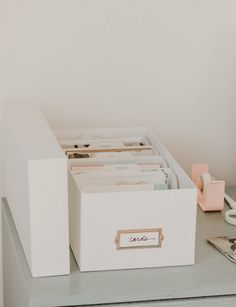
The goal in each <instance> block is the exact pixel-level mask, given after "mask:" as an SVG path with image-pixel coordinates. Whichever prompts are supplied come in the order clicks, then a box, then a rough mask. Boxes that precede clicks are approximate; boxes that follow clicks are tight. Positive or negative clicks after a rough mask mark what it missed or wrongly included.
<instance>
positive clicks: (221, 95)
mask: <svg viewBox="0 0 236 307" xmlns="http://www.w3.org/2000/svg"><path fill="white" fill-rule="evenodd" d="M0 35H1V37H0V44H1V45H0V100H19V101H22V100H30V101H32V102H35V103H40V104H41V105H42V107H43V109H44V111H45V113H46V115H47V117H48V119H49V121H50V122H51V123H52V125H53V126H54V127H61V126H66V127H75V126H79V127H105V126H106V127H107V126H132V125H148V126H150V127H151V128H152V129H153V130H154V131H155V132H156V133H157V134H158V135H159V136H160V138H161V139H162V141H163V142H164V143H165V144H166V146H167V147H168V148H169V150H170V151H171V152H172V153H173V155H174V156H175V157H176V158H177V160H178V161H179V162H180V163H181V164H182V166H183V167H184V168H185V169H186V170H187V171H189V169H190V165H191V164H192V163H194V162H207V163H209V164H210V167H211V170H212V174H214V175H215V177H216V178H219V179H226V180H227V184H230V185H232V184H236V169H235V168H236V167H235V165H236V1H234V0H195V1H189V0H178V1H176V0H162V1H161V0H70V1H68V0H67V1H66V0H64V1H62V0H33V1H32V0H21V1H18V0H2V1H1V2H0Z"/></svg>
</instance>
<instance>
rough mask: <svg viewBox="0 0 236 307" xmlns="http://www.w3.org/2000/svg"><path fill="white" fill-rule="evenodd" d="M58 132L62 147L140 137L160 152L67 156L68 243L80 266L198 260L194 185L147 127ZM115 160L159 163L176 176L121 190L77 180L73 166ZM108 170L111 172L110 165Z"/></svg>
mask: <svg viewBox="0 0 236 307" xmlns="http://www.w3.org/2000/svg"><path fill="white" fill-rule="evenodd" d="M55 134H56V137H57V139H58V141H59V143H60V144H61V145H62V146H63V145H64V146H66V145H67V144H69V143H70V142H72V143H73V141H74V143H76V140H79V141H80V142H81V143H83V144H85V143H86V142H87V143H89V142H90V141H91V140H92V141H94V142H96V140H99V139H100V140H114V139H115V140H122V138H123V139H124V138H127V139H129V138H130V139H132V138H137V137H141V138H143V139H146V140H148V143H149V144H150V145H152V146H153V148H154V149H155V152H156V153H157V155H154V156H152V155H151V156H144V157H141V156H134V157H132V156H127V155H126V154H125V155H123V156H122V155H121V156H119V155H118V156H117V157H116V158H115V159H114V157H109V156H107V155H106V156H97V157H96V156H95V157H90V158H89V157H87V158H83V159H79V158H75V159H69V160H68V163H69V216H70V245H71V248H72V251H73V253H74V256H75V258H76V260H77V263H78V265H79V268H80V270H81V271H94V270H116V269H130V268H144V267H161V266H175V265H190V264H193V263H194V253H195V227H196V205H197V200H196V189H195V187H194V185H193V183H192V182H191V181H190V179H189V177H188V176H187V175H186V174H185V173H184V171H183V170H182V169H181V167H180V166H179V165H178V164H177V162H176V161H175V160H174V159H173V157H172V156H171V155H170V154H169V153H168V151H167V150H166V149H165V148H164V146H163V145H162V144H161V143H160V141H159V140H158V139H157V137H155V136H154V135H153V134H152V133H151V132H150V130H149V129H147V128H127V129H93V130H67V131H63V130H61V131H60V130H57V131H55ZM77 146H78V145H76V147H77ZM86 146H88V145H86ZM69 147H70V146H69ZM70 150H72V149H70ZM75 150H76V149H75ZM114 160H115V161H116V163H120V165H122V166H124V164H125V163H128V164H129V165H131V164H132V163H133V164H135V165H136V164H140V163H144V164H145V163H146V164H148V163H150V164H152V163H153V164H154V163H159V164H160V166H161V168H163V167H164V170H165V169H167V168H169V171H170V172H171V173H170V174H171V176H172V177H173V178H172V177H171V176H169V177H171V178H170V179H169V180H170V182H169V184H168V185H169V186H168V189H165V190H155V189H151V188H150V186H148V185H146V186H145V185H144V186H143V185H142V184H140V185H137V186H135V188H134V186H132V187H131V188H129V187H127V186H125V189H121V190H120V186H119V189H118V190H117V187H115V188H114V187H113V186H112V187H113V188H112V187H111V185H109V184H104V185H103V184H102V183H101V182H99V180H98V182H97V185H94V182H93V181H92V185H91V186H86V185H85V186H83V185H82V181H81V180H82V179H81V178H83V177H79V179H78V177H76V176H75V175H74V174H75V173H76V172H73V171H72V169H76V168H80V169H81V167H82V168H83V166H85V167H86V169H87V168H88V165H89V163H90V166H91V164H92V166H93V167H92V169H97V167H98V165H101V164H104V165H105V166H106V165H109V164H110V163H112V161H113V163H114ZM99 167H100V166H99ZM104 174H105V175H104V176H105V177H106V176H109V172H107V169H106V172H105V173H104ZM104 176H103V177H104ZM83 180H84V179H83ZM100 180H104V178H101V179H100ZM109 180H112V177H111V179H109ZM110 184H111V183H110ZM136 187H138V188H137V189H136Z"/></svg>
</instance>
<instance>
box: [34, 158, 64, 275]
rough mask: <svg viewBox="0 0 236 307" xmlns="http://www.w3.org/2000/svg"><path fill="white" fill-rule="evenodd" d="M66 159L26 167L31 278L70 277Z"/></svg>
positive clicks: (36, 163) (45, 161) (37, 162)
mask: <svg viewBox="0 0 236 307" xmlns="http://www.w3.org/2000/svg"><path fill="white" fill-rule="evenodd" d="M66 163H67V162H66V159H65V158H63V159H52V160H33V161H30V165H29V193H30V203H31V210H30V231H31V246H32V275H33V276H35V277H36V276H50V275H62V274H69V272H70V271H69V235H68V233H69V228H68V227H69V225H68V200H67V195H68V194H67V166H66V165H67V164H66Z"/></svg>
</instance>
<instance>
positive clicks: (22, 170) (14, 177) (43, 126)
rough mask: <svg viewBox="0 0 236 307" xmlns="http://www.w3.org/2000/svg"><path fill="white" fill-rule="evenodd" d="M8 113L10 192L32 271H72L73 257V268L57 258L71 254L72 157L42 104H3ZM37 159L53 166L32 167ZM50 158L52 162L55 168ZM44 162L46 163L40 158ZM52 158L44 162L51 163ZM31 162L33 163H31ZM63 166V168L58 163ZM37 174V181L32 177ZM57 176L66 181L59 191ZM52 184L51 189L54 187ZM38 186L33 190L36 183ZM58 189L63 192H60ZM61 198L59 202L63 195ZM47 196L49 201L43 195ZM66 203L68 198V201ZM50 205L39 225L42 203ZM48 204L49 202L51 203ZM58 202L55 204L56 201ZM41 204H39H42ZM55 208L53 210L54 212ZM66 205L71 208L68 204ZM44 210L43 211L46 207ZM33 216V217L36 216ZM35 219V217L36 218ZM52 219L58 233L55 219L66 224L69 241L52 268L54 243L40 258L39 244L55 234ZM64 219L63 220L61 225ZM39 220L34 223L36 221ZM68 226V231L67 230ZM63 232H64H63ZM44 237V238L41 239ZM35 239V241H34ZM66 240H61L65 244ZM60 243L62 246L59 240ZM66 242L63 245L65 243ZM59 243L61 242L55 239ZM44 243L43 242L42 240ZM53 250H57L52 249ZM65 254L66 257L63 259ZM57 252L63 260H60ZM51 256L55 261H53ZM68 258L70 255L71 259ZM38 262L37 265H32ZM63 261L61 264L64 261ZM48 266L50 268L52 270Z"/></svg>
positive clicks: (7, 176)
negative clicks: (65, 151)
mask: <svg viewBox="0 0 236 307" xmlns="http://www.w3.org/2000/svg"><path fill="white" fill-rule="evenodd" d="M3 117H4V122H5V124H4V127H3V135H4V141H5V143H4V151H5V154H4V161H3V163H4V184H5V190H6V198H7V201H8V203H9V207H10V210H11V213H12V216H13V219H14V222H15V225H16V228H17V231H18V234H19V237H20V240H21V243H22V246H23V249H24V252H25V255H26V258H27V261H28V264H29V266H30V269H31V272H32V274H33V275H34V276H43V275H50V274H52V275H53V274H54V273H55V274H61V273H62V272H65V271H66V272H68V271H69V264H68V261H67V270H65V266H63V267H62V268H59V269H58V271H57V272H56V269H55V268H56V263H57V262H58V263H60V264H61V263H62V262H63V261H64V258H63V257H65V258H67V257H66V256H65V255H68V253H69V248H68V232H69V231H68V229H66V225H67V226H68V224H67V223H68V221H67V218H68V213H67V211H66V210H67V204H68V201H67V181H66V172H67V167H66V160H65V157H64V154H63V152H62V151H61V149H60V147H59V145H58V143H57V141H56V139H55V137H54V135H53V133H52V131H51V129H50V127H49V126H48V124H47V122H46V120H45V119H44V117H43V115H42V114H41V113H40V111H39V110H38V108H37V107H35V106H32V105H31V104H29V103H6V104H3ZM54 159H55V160H56V161H57V159H58V160H60V162H58V161H57V162H55V161H54V162H53V160H54ZM31 161H35V162H36V164H37V162H38V161H44V162H45V163H48V166H47V170H46V171H45V169H44V170H43V169H42V171H40V170H39V169H34V168H32V165H31V166H30V165H29V164H30V163H31ZM49 164H51V169H50V166H49ZM38 165H40V164H38ZM45 165H46V164H44V166H45ZM30 167H31V169H29V168H30ZM57 167H58V170H56V168H57ZM31 180H32V181H31ZM55 182H60V184H59V185H58V187H59V189H58V191H55V187H54V186H53V185H54V183H55ZM46 183H47V185H48V186H47V189H46V188H45V185H46ZM50 186H52V187H51V190H50V191H49V192H48V190H49V189H50ZM31 188H32V189H33V190H32V191H30V189H31ZM55 192H57V193H55ZM59 196H60V197H61V198H60V201H59V206H58V208H56V205H57V203H58V197H59ZM42 199H43V201H42ZM62 203H63V204H62ZM42 204H43V206H45V208H46V207H47V206H48V207H49V210H44V209H45V208H44V207H43V211H44V215H43V217H42V214H39V215H38V218H39V219H40V224H41V226H40V227H41V228H38V220H37V218H36V215H37V214H38V212H37V210H39V211H40V210H41V207H40V206H41V205H42ZM46 204H47V205H46ZM51 204H52V206H53V207H50V205H51ZM37 206H39V207H38V208H37ZM51 208H54V209H55V211H54V213H53V215H50V216H49V215H47V214H51V213H52V210H51ZM65 208H66V209H65ZM43 211H40V212H41V213H42V212H43ZM57 211H59V212H60V214H61V212H62V211H63V214H64V215H63V218H59V219H57V217H55V215H56V212H57ZM31 219H32V220H31ZM33 219H34V220H33ZM49 220H51V223H52V227H51V229H50V232H51V231H52V234H55V232H53V231H54V229H53V227H54V225H56V228H55V229H57V228H60V227H62V229H64V230H65V233H63V235H62V236H61V238H60V240H61V245H63V246H64V248H65V249H64V248H63V253H62V255H61V254H59V253H58V254H57V256H56V258H55V259H54V261H55V262H56V263H54V264H53V265H52V268H50V269H49V267H50V265H51V263H52V261H51V258H50V257H52V256H51V255H55V252H54V246H53V245H52V246H51V248H50V250H49V249H48V250H47V252H48V258H46V257H44V258H43V261H44V268H42V265H43V262H42V261H41V262H40V259H39V257H40V255H41V254H40V253H39V254H38V255H37V252H35V251H36V248H35V245H36V246H37V245H40V244H41V242H43V240H44V239H46V240H47V238H44V237H43V235H45V236H49V237H50V233H47V234H46V232H44V231H43V227H44V223H45V225H46V226H47V227H46V229H47V230H49V228H48V224H47V223H49ZM60 224H61V225H60ZM32 225H33V227H32ZM61 232H62V231H61ZM61 232H58V236H59V235H60V233H61ZM39 238H40V242H37V240H38V239H39ZM32 244H34V247H33V246H32ZM59 245H60V244H59ZM59 245H58V246H59ZM61 245H60V246H61ZM55 246H57V245H55ZM42 248H43V243H42ZM50 253H51V254H50ZM60 257H62V258H63V260H61V259H60ZM57 258H59V260H58V261H57ZM48 260H49V262H48ZM65 262H66V260H65ZM32 263H34V268H33V267H32ZM58 267H59V265H58ZM47 268H48V269H49V270H48V271H47Z"/></svg>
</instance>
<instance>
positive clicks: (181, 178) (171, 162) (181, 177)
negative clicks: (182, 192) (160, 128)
mask: <svg viewBox="0 0 236 307" xmlns="http://www.w3.org/2000/svg"><path fill="white" fill-rule="evenodd" d="M147 136H148V138H149V139H150V141H151V143H152V144H153V145H154V146H156V148H157V149H158V150H159V152H160V154H161V155H162V156H163V157H164V158H165V159H166V161H167V163H168V166H169V167H170V168H171V169H172V170H173V171H174V172H175V173H176V174H177V176H178V184H179V188H180V189H184V188H194V187H195V185H194V184H193V182H192V181H191V179H190V178H189V176H188V175H187V174H186V173H185V172H184V170H183V169H182V168H181V167H180V165H179V164H178V162H177V161H176V160H175V159H174V158H173V156H172V155H171V154H170V153H169V151H168V150H167V149H166V148H165V146H164V145H163V144H162V143H161V142H160V140H159V139H158V138H157V137H156V136H155V135H154V134H153V133H152V132H151V131H150V130H149V131H148V133H147Z"/></svg>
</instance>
